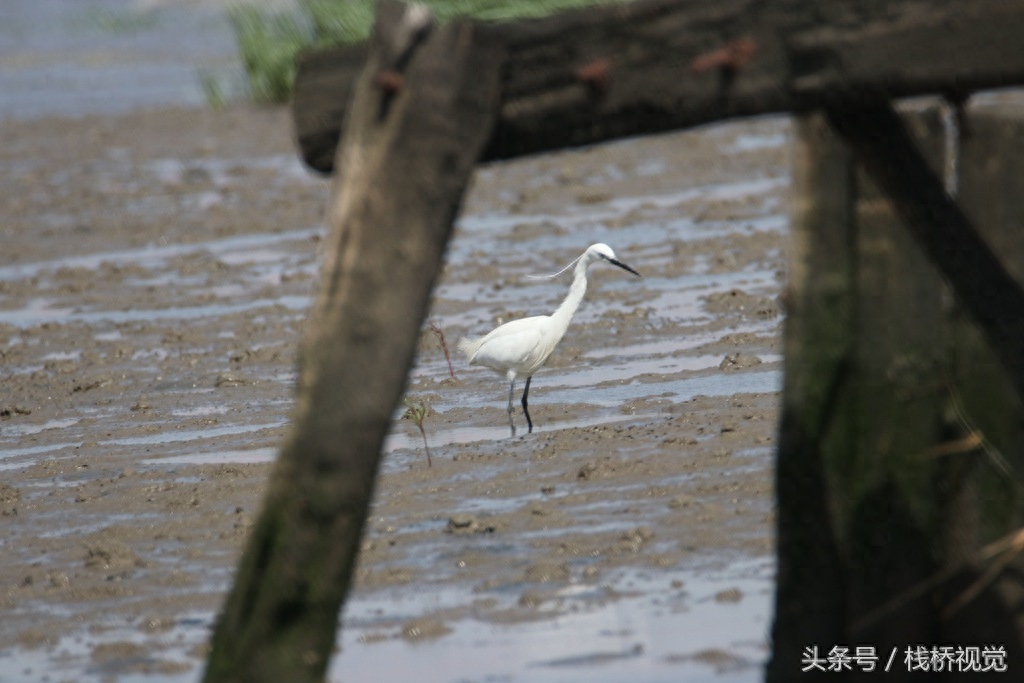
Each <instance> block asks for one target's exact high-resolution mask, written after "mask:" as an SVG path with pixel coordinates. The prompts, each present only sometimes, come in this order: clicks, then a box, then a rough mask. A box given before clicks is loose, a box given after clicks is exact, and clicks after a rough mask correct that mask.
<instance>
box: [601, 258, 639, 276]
mask: <svg viewBox="0 0 1024 683" xmlns="http://www.w3.org/2000/svg"><path fill="white" fill-rule="evenodd" d="M608 263H610V264H612V265H613V266H618V267H619V268H622V269H623V270H628V271H629V272H631V273H633V275H636V276H637V277H643V276H642V275H640V273H638V272H636V271H635V270H633V269H632V268H630V267H629V266H627V265H626V264H625V263H623V262H622V261H617V260H615V259H613V258H610V259H608Z"/></svg>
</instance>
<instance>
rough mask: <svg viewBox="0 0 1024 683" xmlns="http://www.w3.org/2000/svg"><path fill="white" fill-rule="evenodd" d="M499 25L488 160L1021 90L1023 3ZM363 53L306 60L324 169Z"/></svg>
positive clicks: (789, 4) (304, 91)
mask: <svg viewBox="0 0 1024 683" xmlns="http://www.w3.org/2000/svg"><path fill="white" fill-rule="evenodd" d="M492 28H493V33H494V36H495V40H500V41H502V42H503V43H504V46H505V49H506V63H505V66H504V68H503V71H502V97H501V102H502V104H501V111H500V115H499V118H498V121H497V124H496V126H495V129H494V132H493V136H492V138H491V141H490V144H489V145H488V146H487V150H486V152H485V155H484V158H485V159H502V158H509V157H515V156H521V155H524V154H531V153H537V152H543V151H547V150H552V149H557V148H561V147H570V146H577V145H584V144H590V143H594V142H600V141H603V140H609V139H613V138H619V137H624V136H630V135H643V134H650V133H657V132H662V131H667V130H673V129H679V128H686V127H690V126H695V125H700V124H705V123H710V122H714V121H718V120H722V119H727V118H731V117H736V116H746V115H757V114H767V113H773V112H784V111H793V110H800V109H806V108H809V107H813V106H816V105H818V104H820V103H821V102H822V99H823V98H825V97H827V96H828V94H829V93H831V92H834V91H838V90H842V91H849V90H850V89H855V88H861V89H863V88H868V89H872V90H875V91H878V92H880V93H883V94H884V95H885V96H887V97H901V96H907V95H919V94H923V93H928V92H943V93H955V94H957V95H962V94H966V93H969V92H971V91H974V90H978V89H983V88H990V87H995V86H1000V85H1011V84H1024V50H1020V49H1017V46H1019V45H1022V44H1024V0H1010V1H1007V0H972V2H970V3H962V2H957V1H956V0H892V1H891V2H883V1H882V0H866V1H865V2H858V3H850V2H844V1H843V0H832V1H830V2H825V1H822V0H774V1H770V2H766V1H763V0H762V1H758V0H720V1H719V2H715V3H709V2H706V1H705V0H639V1H638V2H634V3H629V4H616V5H609V6H602V7H596V8H590V9H585V10H577V11H571V12H565V13H562V14H558V15H554V16H551V17H546V18H543V19H532V20H527V21H517V22H509V23H504V24H500V25H495V26H494V27H492ZM361 49H362V48H361V47H360V46H354V47H347V48H337V49H334V50H328V51H324V52H319V53H310V54H307V55H305V56H303V58H302V59H301V60H300V63H299V70H298V77H297V83H296V90H295V97H294V101H293V111H294V118H295V127H296V133H297V138H298V143H299V146H300V149H301V154H302V157H303V158H304V159H305V160H306V162H307V163H308V164H310V165H311V166H312V167H313V168H316V169H318V170H321V171H323V172H330V171H331V170H332V168H333V156H334V154H333V152H334V147H335V146H336V145H337V138H338V131H339V130H340V127H341V122H342V119H343V117H344V112H345V106H346V103H347V100H348V93H349V92H350V91H351V83H352V82H353V80H354V79H355V77H356V75H357V74H358V66H357V65H358V64H360V63H361V58H360V54H361V53H360V50H361ZM876 94H877V93H876Z"/></svg>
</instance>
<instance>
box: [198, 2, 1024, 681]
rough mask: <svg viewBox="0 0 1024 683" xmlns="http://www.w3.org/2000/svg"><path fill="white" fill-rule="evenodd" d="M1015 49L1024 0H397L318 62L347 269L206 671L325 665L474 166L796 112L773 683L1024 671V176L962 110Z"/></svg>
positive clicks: (311, 106)
mask: <svg viewBox="0 0 1024 683" xmlns="http://www.w3.org/2000/svg"><path fill="white" fill-rule="evenodd" d="M1022 46H1024V1H1022V0H972V1H971V2H962V1H959V0H891V1H886V0H859V1H849V2H847V1H840V0H831V1H821V0H721V1H720V2H714V3H709V2H704V1H703V0H637V1H636V2H633V3H629V4H615V5H608V6H600V7H594V8H590V9H586V10H578V11H572V12H566V13H562V14H558V15H554V16H551V17H547V18H542V19H533V20H528V21H519V22H511V23H501V24H481V23H474V22H469V21H464V22H454V23H451V24H447V25H444V26H438V25H435V24H434V22H433V21H432V20H431V18H430V16H429V13H427V12H424V11H423V10H422V8H418V7H416V6H410V5H403V4H398V3H395V2H388V1H384V2H381V3H380V5H379V9H378V17H377V23H376V29H375V34H374V37H373V38H372V39H371V41H370V42H368V43H367V44H363V45H355V46H348V47H339V48H335V49H331V50H325V51H321V52H314V53H310V54H307V55H305V56H303V57H302V59H301V61H300V64H299V73H298V79H297V83H296V89H295V96H294V101H293V105H292V106H293V114H294V120H295V126H296V133H297V141H298V144H299V147H300V150H301V154H302V156H303V158H304V159H305V160H306V162H307V163H308V164H309V165H310V166H311V167H312V168H314V169H317V170H318V171H320V172H324V173H333V174H334V190H333V195H332V199H331V205H330V207H329V214H328V216H329V218H328V220H329V225H330V230H331V235H330V238H329V239H330V244H329V251H328V259H327V262H326V263H325V266H324V271H323V278H322V282H321V286H320V291H319V293H318V295H317V298H316V300H315V302H314V306H313V310H312V312H311V321H310V324H309V325H308V327H307V331H306V333H305V338H304V339H303V343H302V346H301V358H300V377H299V388H298V396H297V399H298V400H297V409H296V413H295V420H294V426H293V427H292V430H291V433H290V434H289V436H288V438H287V440H286V442H285V444H284V445H283V448H282V452H281V455H280V457H279V460H278V463H277V468H276V470H275V473H274V477H273V480H272V482H271V486H270V489H269V492H268V497H267V500H266V503H265V508H264V510H263V512H262V513H261V515H260V518H259V520H258V522H257V524H256V527H255V529H254V531H253V535H252V538H251V539H250V541H249V545H248V548H247V550H246V552H245V554H244V556H243V558H242V561H241V564H240V567H239V571H238V575H237V577H236V581H235V585H234V588H233V590H232V592H231V594H230V595H229V597H228V600H227V602H226V605H225V608H224V612H223V614H222V616H221V618H220V620H219V622H218V625H217V629H216V632H215V635H214V638H213V646H212V651H211V657H210V662H209V666H208V669H207V672H206V680H208V681H229V680H230V681H235V680H237V681H261V680H267V681H271V680H273V681H278V680H292V681H317V682H319V681H320V680H322V677H323V675H324V671H325V670H326V666H327V660H328V657H329V654H330V652H331V649H332V647H333V644H334V637H335V628H336V624H337V618H338V613H339V610H340V607H341V605H342V603H343V601H344V598H345V595H346V593H347V590H348V587H349V585H350V581H351V576H352V569H353V566H354V563H355V558H356V554H357V551H358V547H359V539H360V536H361V533H362V529H363V524H364V521H365V519H366V514H367V509H368V507H369V504H370V501H371V497H372V493H373V484H374V477H375V474H376V471H377V467H378V464H379V459H380V453H381V446H382V444H383V440H384V437H385V435H386V433H387V430H388V426H389V421H390V418H391V415H392V413H393V410H394V408H395V406H396V404H397V403H398V401H399V400H400V397H401V395H402V392H403V390H404V387H405V381H406V375H407V373H408V370H409V368H410V367H411V364H412V361H413V356H414V350H415V344H416V339H417V337H418V335H419V332H420V329H421V326H422V323H423V319H424V316H425V315H426V313H427V307H428V305H429V300H430V294H431V289H432V286H433V283H434V281H435V279H436V277H437V274H438V272H439V270H440V267H441V265H442V259H443V254H444V250H445V246H446V243H447V241H448V239H449V236H450V234H451V229H452V224H453V222H454V220H455V218H456V216H457V214H458V211H459V206H460V202H461V199H462V196H463V193H464V191H465V188H466V186H467V183H468V181H469V178H470V175H471V173H472V171H473V168H474V166H475V165H476V164H477V163H479V162H481V161H484V160H491V159H506V158H512V157H516V156H521V155H525V154H535V153H541V152H545V151H548V150H553V149H558V148H562V147H566V146H575V145H584V144H591V143H596V142H601V141H604V140H610V139H614V138H618V137H622V136H627V135H641V134H650V133H657V132H662V131H668V130H675V129H680V128H686V127H690V126H695V125H699V124H707V123H712V122H715V121H721V120H724V119H728V118H733V117H740V116H752V115H758V114H767V113H781V112H789V113H792V114H794V115H795V116H796V117H797V118H796V120H797V124H796V130H797V135H796V138H797V139H796V145H797V147H798V150H797V155H796V157H797V162H796V168H795V169H794V185H795V191H796V192H797V193H798V197H797V201H796V202H795V207H796V208H795V211H794V216H793V233H794V234H793V241H794V250H793V254H794V257H793V262H792V264H791V270H790V272H791V277H790V282H789V283H788V293H787V301H788V305H787V320H786V329H785V352H786V369H785V380H784V396H783V408H782V417H781V423H780V438H779V446H778V454H777V469H776V472H777V474H776V483H777V487H776V489H777V503H778V511H777V519H778V527H777V530H778V535H777V543H778V575H777V591H776V610H775V618H774V624H773V629H772V657H771V660H770V663H769V665H768V669H767V680H768V681H770V682H772V683H776V682H781V681H790V680H796V679H800V680H804V679H805V678H806V676H807V675H810V676H812V677H813V676H814V675H815V674H814V673H813V672H812V673H810V674H803V673H802V672H801V662H800V655H801V652H802V651H803V648H805V647H807V646H809V645H813V644H819V645H826V646H831V645H843V644H845V645H848V646H850V647H853V646H855V645H872V646H875V647H877V648H878V650H879V651H880V652H888V651H889V650H888V649H887V648H889V647H890V646H892V647H906V646H909V645H917V644H925V645H929V646H930V645H935V646H940V645H955V644H960V645H969V644H973V643H976V642H980V641H982V640H984V641H985V644H992V643H994V644H998V645H1002V646H1004V647H1005V648H1006V651H1007V653H1008V661H1009V662H1010V663H1011V664H1010V666H1011V670H1012V668H1013V667H1014V666H1015V664H1014V663H1015V662H1021V661H1024V621H1022V620H1024V611H1022V609H1024V608H1022V604H1024V603H1022V599H1024V582H1022V581H1021V579H1020V576H1021V574H1020V572H1019V570H1018V569H1017V567H1018V565H1019V564H1020V563H1019V561H1018V555H1019V553H1020V550H1022V549H1024V532H1021V531H1019V529H1021V527H1022V526H1024V488H1022V484H1021V482H1020V479H1021V477H1020V474H1019V468H1020V467H1024V438H1022V437H1024V410H1022V408H1021V405H1022V404H1021V397H1024V291H1022V289H1021V285H1020V282H1021V278H1022V277H1024V237H1022V236H1021V231H1020V227H1021V222H1022V220H1024V204H1022V203H1021V201H1020V200H1019V199H1016V198H1015V197H1018V196H1020V195H1021V194H1022V192H1021V191H1022V190H1024V180H1020V181H1016V184H1013V183H1012V182H1007V181H1006V180H1005V179H1006V178H1007V177H1009V176H1011V175H1013V176H1016V175H1019V174H1017V173H1016V172H1017V171H1019V170H1021V167H1022V165H1024V164H1021V163H1018V162H1016V161H1015V160H1016V159H1017V158H1018V157H1020V158H1024V126H1021V125H1020V124H1019V123H1017V122H1014V121H1009V122H1007V121H1006V120H1003V119H999V118H998V117H996V118H991V117H985V116H979V117H977V118H972V117H973V114H971V113H970V111H969V109H966V108H965V103H967V101H968V98H969V97H970V96H971V95H972V93H974V92H977V91H979V90H983V89H991V88H999V87H1006V86H1019V85H1024V47H1022ZM914 95H938V96H941V97H942V98H944V99H945V100H946V101H947V102H948V103H949V106H951V107H953V108H954V110H955V111H956V112H957V113H958V117H959V119H960V124H961V125H960V128H961V130H969V131H970V136H969V137H965V138H963V140H962V141H960V142H958V144H961V143H962V144H961V183H960V184H961V194H960V199H961V201H960V202H959V203H958V201H957V200H954V198H953V197H952V196H951V195H950V193H949V192H947V191H946V189H945V187H944V186H943V183H942V180H941V179H940V174H939V173H937V172H936V169H937V168H939V167H940V166H941V163H942V154H943V150H945V149H947V148H948V147H949V145H947V144H946V142H945V138H944V136H945V135H946V134H947V132H946V128H944V127H943V126H941V125H938V124H936V121H937V119H936V118H935V115H934V113H928V112H925V113H924V114H919V115H916V116H915V117H913V118H912V119H909V120H908V119H907V118H906V117H904V116H901V115H900V114H899V113H897V111H896V109H894V107H893V105H892V102H893V100H895V99H897V98H903V97H908V96H914ZM1018 152H1020V154H1018ZM993 160H994V161H993ZM993 169H995V170H993ZM994 245H995V246H994ZM950 292H951V296H949V293H950ZM950 301H953V303H952V304H951V303H950ZM901 656H902V655H901ZM819 675H821V676H824V677H829V676H834V673H833V672H821V673H820V674H819ZM845 675H846V676H847V677H848V678H849V677H855V676H857V675H858V674H857V672H848V673H847V674H845ZM865 675H872V674H865ZM890 675H891V676H894V677H896V678H899V677H900V674H898V673H897V672H895V671H894V672H892V673H890ZM830 680H831V679H830Z"/></svg>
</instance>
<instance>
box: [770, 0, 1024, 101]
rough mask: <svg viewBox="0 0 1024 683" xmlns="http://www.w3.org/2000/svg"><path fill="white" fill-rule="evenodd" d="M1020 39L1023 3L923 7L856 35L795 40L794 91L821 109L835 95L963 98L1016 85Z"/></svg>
mask: <svg viewBox="0 0 1024 683" xmlns="http://www.w3.org/2000/svg"><path fill="white" fill-rule="evenodd" d="M1022 39H1024V2H1001V3H999V2H996V3H993V2H966V3H962V4H960V5H957V6H954V7H950V8H944V11H940V10H939V9H938V8H935V7H930V6H928V5H925V6H923V7H919V8H915V11H908V12H906V13H905V14H904V15H903V16H899V17H897V18H895V19H894V20H892V21H885V22H877V23H874V24H872V25H869V26H867V27H864V28H862V29H858V30H843V29H838V28H834V27H827V28H821V29H817V30H813V31H808V32H805V33H801V34H799V35H795V36H793V38H792V41H791V42H792V47H791V49H790V52H791V55H792V63H793V75H792V88H793V91H794V92H795V93H796V94H797V95H799V96H801V97H802V98H804V97H809V98H810V99H811V101H812V102H818V101H821V100H822V98H826V97H828V96H830V94H834V93H837V92H838V93H843V92H846V93H848V92H850V91H867V92H871V93H872V94H882V95H885V96H889V97H899V96H906V95H919V94H925V93H951V94H954V95H964V94H969V93H970V92H972V91H977V90H983V89H987V88H1000V87H1006V86H1012V85H1020V84H1021V83H1022V75H1024V49H1022V42H1021V41H1022ZM844 96H845V95H844Z"/></svg>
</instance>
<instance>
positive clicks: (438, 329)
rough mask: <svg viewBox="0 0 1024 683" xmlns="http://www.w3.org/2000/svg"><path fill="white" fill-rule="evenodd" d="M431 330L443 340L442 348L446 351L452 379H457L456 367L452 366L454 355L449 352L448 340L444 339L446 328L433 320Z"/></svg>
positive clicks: (445, 354)
mask: <svg viewBox="0 0 1024 683" xmlns="http://www.w3.org/2000/svg"><path fill="white" fill-rule="evenodd" d="M429 328H430V331H431V332H433V333H434V334H436V335H437V338H438V340H439V341H440V342H441V350H442V351H444V359H445V360H446V361H448V374H449V375H451V378H452V379H455V369H454V368H453V367H452V356H451V354H450V353H448V342H446V341H445V339H444V330H442V329H441V326H440V325H438V324H437V323H436V322H434V321H431V322H430V325H429Z"/></svg>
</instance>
